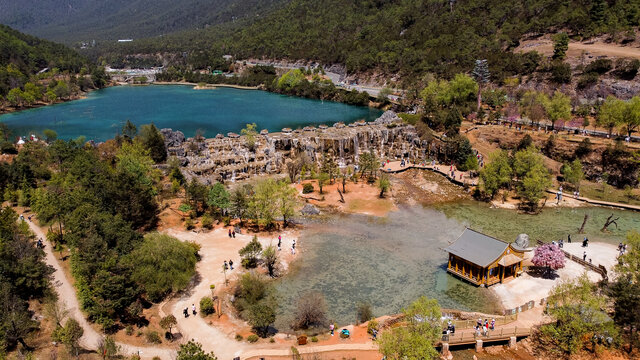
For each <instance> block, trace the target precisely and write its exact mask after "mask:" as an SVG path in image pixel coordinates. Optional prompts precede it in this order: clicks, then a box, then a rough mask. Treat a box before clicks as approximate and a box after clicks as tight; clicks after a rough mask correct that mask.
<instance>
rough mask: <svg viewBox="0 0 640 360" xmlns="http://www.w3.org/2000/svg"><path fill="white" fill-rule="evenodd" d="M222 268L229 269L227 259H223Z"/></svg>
mask: <svg viewBox="0 0 640 360" xmlns="http://www.w3.org/2000/svg"><path fill="white" fill-rule="evenodd" d="M223 266H224V270H225V271H227V270H228V269H229V265H227V260H225V261H224V265H223Z"/></svg>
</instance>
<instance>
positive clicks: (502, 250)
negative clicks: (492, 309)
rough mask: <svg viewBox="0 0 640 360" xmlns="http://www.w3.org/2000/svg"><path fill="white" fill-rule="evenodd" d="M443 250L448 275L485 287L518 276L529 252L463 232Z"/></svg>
mask: <svg viewBox="0 0 640 360" xmlns="http://www.w3.org/2000/svg"><path fill="white" fill-rule="evenodd" d="M445 251H446V252H448V253H449V263H448V265H447V271H448V272H450V273H452V274H454V275H456V276H458V277H461V278H462V279H464V280H467V281H469V282H471V283H473V284H475V285H485V286H489V285H493V284H496V283H502V282H504V281H505V280H507V279H510V278H515V277H517V276H518V275H519V274H520V273H522V271H523V270H522V267H523V262H524V261H525V252H528V251H529V250H528V249H526V248H522V247H520V246H519V245H517V244H516V243H510V244H509V243H506V242H504V241H502V240H498V239H496V238H494V237H491V236H488V235H485V234H482V233H479V232H477V231H475V230H471V229H466V230H465V231H464V232H463V233H462V235H460V237H459V238H458V239H457V240H456V241H455V242H454V243H453V244H451V245H449V247H447V248H446V249H445Z"/></svg>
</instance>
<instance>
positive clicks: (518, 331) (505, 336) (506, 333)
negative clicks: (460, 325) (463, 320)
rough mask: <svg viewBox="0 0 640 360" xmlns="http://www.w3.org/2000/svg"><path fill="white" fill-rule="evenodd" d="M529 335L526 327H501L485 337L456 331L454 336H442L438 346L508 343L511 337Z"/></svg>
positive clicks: (529, 330)
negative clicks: (478, 342)
mask: <svg viewBox="0 0 640 360" xmlns="http://www.w3.org/2000/svg"><path fill="white" fill-rule="evenodd" d="M529 335H531V328H528V327H517V326H514V327H502V328H496V329H495V330H489V332H488V334H487V335H486V336H485V335H483V334H482V333H481V334H480V335H478V334H477V333H476V332H475V330H473V329H470V330H463V331H456V333H455V334H449V335H442V340H441V341H440V344H438V345H442V344H444V343H446V344H449V346H455V345H471V344H475V343H476V340H482V342H483V343H484V344H487V343H492V342H498V341H508V340H509V339H510V338H511V337H514V336H515V337H516V338H523V337H527V336H529Z"/></svg>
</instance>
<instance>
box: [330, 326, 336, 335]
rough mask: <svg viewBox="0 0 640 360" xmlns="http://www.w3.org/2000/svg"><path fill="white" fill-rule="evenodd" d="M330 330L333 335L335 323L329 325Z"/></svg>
mask: <svg viewBox="0 0 640 360" xmlns="http://www.w3.org/2000/svg"><path fill="white" fill-rule="evenodd" d="M329 330H330V331H331V336H333V331H334V330H335V325H333V324H331V325H329Z"/></svg>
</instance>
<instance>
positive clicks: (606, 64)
mask: <svg viewBox="0 0 640 360" xmlns="http://www.w3.org/2000/svg"><path fill="white" fill-rule="evenodd" d="M612 68H613V62H612V61H611V60H610V59H597V60H596V61H593V62H591V63H590V64H589V65H587V66H586V67H585V68H584V72H585V73H590V72H594V73H598V74H604V73H606V72H607V71H609V70H611V69H612Z"/></svg>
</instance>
